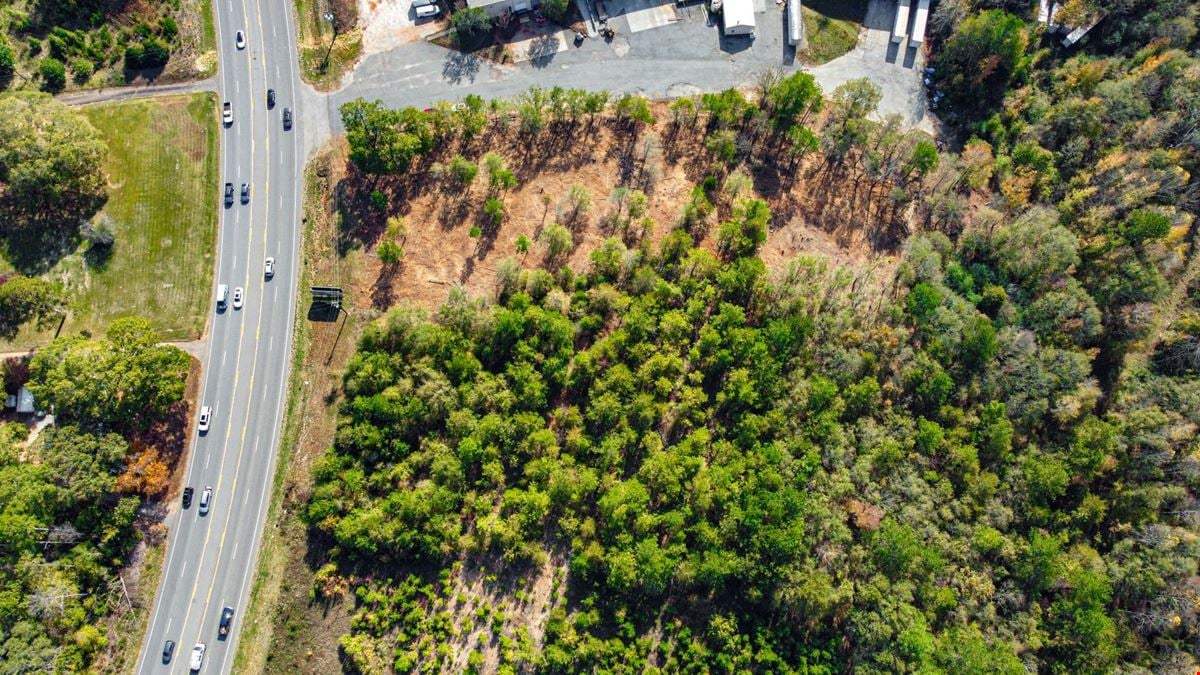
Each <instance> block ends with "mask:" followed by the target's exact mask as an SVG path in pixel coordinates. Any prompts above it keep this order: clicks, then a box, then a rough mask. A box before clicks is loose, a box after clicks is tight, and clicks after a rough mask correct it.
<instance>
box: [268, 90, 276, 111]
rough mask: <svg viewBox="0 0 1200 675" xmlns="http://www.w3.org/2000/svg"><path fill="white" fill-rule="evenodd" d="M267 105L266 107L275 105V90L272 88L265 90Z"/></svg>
mask: <svg viewBox="0 0 1200 675" xmlns="http://www.w3.org/2000/svg"><path fill="white" fill-rule="evenodd" d="M267 107H268V108H274V107H275V90H274V89H268V90H267Z"/></svg>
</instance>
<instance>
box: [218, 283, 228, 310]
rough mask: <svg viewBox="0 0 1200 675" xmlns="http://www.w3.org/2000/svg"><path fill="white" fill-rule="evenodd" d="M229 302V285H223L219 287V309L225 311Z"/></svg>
mask: <svg viewBox="0 0 1200 675" xmlns="http://www.w3.org/2000/svg"><path fill="white" fill-rule="evenodd" d="M228 300H229V285H228V284H221V285H219V286H217V309H225V303H226V302H227V301H228Z"/></svg>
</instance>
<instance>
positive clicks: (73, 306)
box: [0, 94, 219, 351]
mask: <svg viewBox="0 0 1200 675" xmlns="http://www.w3.org/2000/svg"><path fill="white" fill-rule="evenodd" d="M83 113H84V114H85V115H86V116H87V118H88V119H89V120H90V121H91V123H92V124H93V125H95V127H96V129H97V130H98V131H99V132H100V134H101V136H102V137H103V139H104V141H105V143H106V144H107V145H108V148H109V154H108V158H107V159H106V161H105V163H104V171H105V173H106V174H107V180H108V185H109V193H108V201H107V202H106V203H105V205H104V208H103V209H102V210H101V212H100V213H99V214H97V216H96V218H108V219H110V220H111V224H112V227H113V230H114V232H115V234H116V243H115V244H114V245H113V247H112V253H111V254H110V255H109V256H108V257H107V258H97V257H96V256H94V255H91V254H89V252H88V245H87V243H86V242H85V243H82V244H81V245H80V247H79V248H78V249H77V250H76V251H75V252H74V253H71V254H70V255H67V256H65V257H63V258H62V259H61V260H59V261H58V263H56V264H55V266H54V267H53V268H52V269H51V270H50V271H49V272H47V273H46V275H45V276H46V278H48V279H51V280H54V281H57V282H59V283H61V284H62V285H63V287H64V288H65V289H66V290H67V293H68V298H69V303H70V311H69V314H68V315H67V317H66V320H65V322H64V324H63V326H62V327H61V331H62V333H64V334H66V333H73V332H80V331H88V332H90V333H92V334H93V335H99V334H101V333H102V332H103V331H104V328H105V326H107V325H108V324H109V323H110V322H111V321H112V320H113V319H115V318H118V317H121V316H126V315H131V314H137V315H141V316H145V317H147V318H149V319H150V320H151V321H152V322H153V323H154V327H155V329H156V330H157V331H158V333H159V336H160V337H161V338H162V339H163V340H173V341H181V340H191V339H195V338H197V337H199V336H200V334H201V333H202V332H203V330H204V317H205V312H206V311H207V308H208V299H209V287H210V286H211V283H212V267H213V255H214V253H213V250H214V244H215V238H216V232H217V230H216V210H217V195H216V189H217V188H216V185H217V164H218V159H219V158H218V146H217V139H218V136H217V115H216V98H215V97H214V96H213V95H212V94H194V95H190V96H172V97H164V98H158V99H147V100H140V101H132V102H125V103H112V104H102V105H95V106H88V107H86V108H83ZM7 268H8V264H7V262H5V261H3V260H0V271H5V270H6V269H7ZM54 333H55V331H54V329H51V330H47V331H36V330H34V329H33V328H32V327H26V328H25V329H23V330H22V331H21V332H20V333H19V334H18V335H17V338H16V339H15V340H13V341H12V342H11V343H0V351H16V350H26V349H31V348H34V347H38V346H41V345H44V344H47V343H48V342H50V340H52V339H53V338H54Z"/></svg>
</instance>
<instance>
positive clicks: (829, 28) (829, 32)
mask: <svg viewBox="0 0 1200 675" xmlns="http://www.w3.org/2000/svg"><path fill="white" fill-rule="evenodd" d="M801 10H802V12H803V15H804V34H805V37H807V38H808V46H807V47H805V48H804V50H802V51H801V52H800V54H799V56H800V59H801V60H802V61H804V62H805V63H807V64H809V65H819V64H822V63H827V62H829V61H832V60H833V59H836V58H837V57H839V56H841V55H842V54H845V53H846V52H848V51H850V50H851V49H854V45H855V44H857V43H858V29H859V28H860V27H861V26H862V22H863V19H864V18H865V17H866V16H867V1H866V0H807V1H806V2H804V3H803V5H802V7H801Z"/></svg>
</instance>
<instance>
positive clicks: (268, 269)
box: [263, 258, 275, 279]
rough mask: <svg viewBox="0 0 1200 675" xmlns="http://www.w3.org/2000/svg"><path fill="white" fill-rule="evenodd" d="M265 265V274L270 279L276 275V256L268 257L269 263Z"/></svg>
mask: <svg viewBox="0 0 1200 675" xmlns="http://www.w3.org/2000/svg"><path fill="white" fill-rule="evenodd" d="M264 267H265V268H264V269H263V274H264V275H265V276H266V277H267V278H268V279H270V278H271V277H273V276H275V259H274V258H267V263H266V265H265V266H264Z"/></svg>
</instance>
